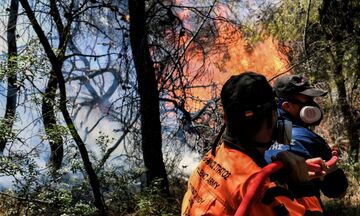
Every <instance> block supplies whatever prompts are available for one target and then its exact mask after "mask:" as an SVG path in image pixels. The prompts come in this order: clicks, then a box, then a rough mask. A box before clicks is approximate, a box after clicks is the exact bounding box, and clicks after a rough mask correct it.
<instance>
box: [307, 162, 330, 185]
mask: <svg viewBox="0 0 360 216" xmlns="http://www.w3.org/2000/svg"><path fill="white" fill-rule="evenodd" d="M306 163H307V164H313V165H317V166H316V167H313V166H308V169H309V178H310V179H316V178H318V179H320V180H321V181H322V180H324V177H325V175H326V174H327V172H326V171H327V167H326V165H325V161H324V160H323V159H322V158H321V157H316V158H310V159H307V160H306Z"/></svg>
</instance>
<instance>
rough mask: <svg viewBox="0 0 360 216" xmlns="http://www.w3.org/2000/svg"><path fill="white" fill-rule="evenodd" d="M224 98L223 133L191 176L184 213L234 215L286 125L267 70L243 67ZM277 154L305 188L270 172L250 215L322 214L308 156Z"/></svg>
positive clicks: (288, 172)
mask: <svg viewBox="0 0 360 216" xmlns="http://www.w3.org/2000/svg"><path fill="white" fill-rule="evenodd" d="M221 102H222V105H223V108H224V117H225V123H226V130H225V134H224V135H223V140H222V143H221V144H220V145H219V146H217V147H216V145H214V146H213V149H212V150H211V151H209V152H208V153H207V154H206V155H205V156H204V157H203V159H202V160H201V161H200V163H199V165H198V167H197V168H196V169H195V170H194V172H193V173H192V175H191V176H190V178H189V180H188V189H187V191H186V193H185V195H184V198H183V203H182V209H181V215H183V216H184V215H191V216H193V215H194V216H198V215H234V214H235V212H236V210H237V208H238V207H239V205H240V203H241V201H242V200H243V198H244V196H245V194H246V193H247V191H249V190H251V187H252V183H253V182H254V179H255V178H256V176H257V175H258V174H259V173H260V172H261V169H262V167H264V166H266V161H265V160H264V152H265V150H266V149H267V148H269V147H270V146H271V145H272V143H273V140H274V139H276V138H277V137H276V136H275V135H276V134H279V133H278V132H277V131H283V130H284V128H283V126H284V125H281V124H277V122H278V116H277V112H276V102H275V97H274V94H273V91H272V88H271V86H270V84H269V83H268V82H267V80H266V78H265V77H264V76H263V75H260V74H257V73H254V72H244V73H241V74H240V75H235V76H232V77H231V78H230V79H229V80H227V81H226V83H225V84H224V86H223V88H222V90H221ZM277 125H278V126H279V127H281V128H278V127H277ZM276 158H277V160H280V161H281V162H282V163H283V164H284V167H285V169H284V172H285V173H284V174H285V175H286V177H287V182H289V183H294V184H295V183H296V185H297V187H298V190H297V191H298V192H301V193H299V194H296V192H294V191H289V190H288V187H287V185H286V184H279V183H278V182H277V181H276V179H270V178H266V179H265V182H264V185H263V187H261V190H260V192H259V193H258V194H256V197H255V199H254V201H253V202H252V204H251V205H250V206H249V209H248V215H266V216H275V215H296V216H298V215H310V214H311V215H322V209H321V205H320V202H319V200H318V199H317V197H316V196H315V195H314V194H315V191H314V187H313V184H312V183H311V182H310V181H309V174H308V168H307V166H306V163H305V160H304V159H303V158H302V157H300V156H297V155H295V154H293V153H291V152H287V151H283V152H280V153H279V154H277V155H276ZM304 192H305V193H304Z"/></svg>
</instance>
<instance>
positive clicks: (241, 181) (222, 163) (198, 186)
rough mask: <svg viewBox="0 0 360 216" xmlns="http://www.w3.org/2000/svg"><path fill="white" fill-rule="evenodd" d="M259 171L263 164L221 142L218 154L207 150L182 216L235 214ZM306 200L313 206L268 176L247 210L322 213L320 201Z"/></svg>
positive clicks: (192, 180)
mask: <svg viewBox="0 0 360 216" xmlns="http://www.w3.org/2000/svg"><path fill="white" fill-rule="evenodd" d="M260 171H261V167H259V166H258V165H257V164H256V163H255V162H254V161H253V160H252V159H251V158H250V157H249V156H248V155H246V154H245V153H243V152H241V151H239V150H236V149H233V148H230V147H228V146H226V145H224V144H222V145H220V146H219V147H218V148H217V150H216V157H214V156H213V155H212V154H211V153H210V152H208V153H207V154H206V155H205V157H204V158H203V159H202V161H201V162H200V164H199V166H198V167H197V169H196V170H195V171H194V172H193V173H192V175H191V177H190V178H189V183H188V190H187V192H186V193H185V196H184V199H183V203H182V209H181V215H183V216H185V215H191V216H199V215H234V214H235V212H236V210H237V208H238V207H239V204H240V202H241V200H242V198H243V197H244V196H245V193H246V191H247V188H249V187H251V183H252V181H253V180H254V177H255V176H256V174H257V173H259V172H260ZM303 199H304V200H301V202H302V203H304V202H305V203H306V202H309V203H311V205H308V206H311V207H312V208H311V209H306V208H305V207H304V205H302V204H301V203H300V202H298V201H297V200H296V199H294V197H293V196H292V195H291V192H290V191H288V190H287V187H286V186H283V185H277V184H276V183H275V182H271V181H270V179H266V180H265V183H264V187H263V188H262V190H261V191H260V193H259V194H257V196H256V197H255V198H254V202H253V204H252V205H251V206H250V208H251V209H250V210H249V211H248V212H249V215H251V216H257V215H266V216H272V215H294V216H298V215H299V216H300V215H305V214H306V212H307V211H308V210H309V211H310V212H318V213H320V215H321V212H322V210H321V207H320V203H319V202H318V200H317V199H316V198H315V197H309V199H307V198H306V197H305V198H303ZM313 207H314V208H313Z"/></svg>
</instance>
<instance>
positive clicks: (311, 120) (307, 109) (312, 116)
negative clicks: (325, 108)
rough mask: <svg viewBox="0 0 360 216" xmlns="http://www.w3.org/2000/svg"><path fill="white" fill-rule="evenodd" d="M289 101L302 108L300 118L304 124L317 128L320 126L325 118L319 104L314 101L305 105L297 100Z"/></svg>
mask: <svg viewBox="0 0 360 216" xmlns="http://www.w3.org/2000/svg"><path fill="white" fill-rule="evenodd" d="M287 101H289V102H291V103H295V104H298V105H301V106H302V108H301V110H300V112H299V118H300V119H301V121H302V122H303V123H305V124H306V125H309V126H316V125H319V124H320V122H321V120H322V118H323V112H322V111H321V109H320V107H319V105H318V104H317V103H315V102H314V101H310V102H305V103H304V102H301V101H299V100H296V99H288V100H287Z"/></svg>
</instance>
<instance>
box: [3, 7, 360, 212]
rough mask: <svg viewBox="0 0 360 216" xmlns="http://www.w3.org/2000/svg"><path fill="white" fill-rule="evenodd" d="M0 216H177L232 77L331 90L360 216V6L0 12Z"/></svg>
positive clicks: (328, 127)
mask: <svg viewBox="0 0 360 216" xmlns="http://www.w3.org/2000/svg"><path fill="white" fill-rule="evenodd" d="M0 3H1V4H0V26H1V27H0V207H1V208H0V215H164V216H165V215H180V210H181V203H182V198H183V196H184V193H185V191H186V188H187V180H188V177H189V176H190V174H191V173H192V171H193V170H194V169H195V167H196V165H197V164H198V162H199V161H200V159H201V157H202V156H203V155H204V154H205V153H206V152H208V151H209V150H210V149H211V146H212V143H213V142H214V140H215V139H216V137H217V135H218V134H219V133H220V131H221V128H222V126H223V124H224V116H223V109H222V105H221V101H220V91H221V88H222V85H223V84H224V82H225V81H226V80H227V79H228V78H229V77H230V76H231V75H234V74H240V73H242V72H244V71H255V72H258V73H261V74H263V75H264V76H266V78H267V79H268V81H269V82H270V83H272V81H273V80H274V79H275V78H277V77H279V76H281V75H284V74H303V75H305V76H306V77H308V78H309V81H310V82H311V83H312V85H314V86H317V87H319V88H322V89H324V90H326V91H328V95H327V96H326V97H324V98H322V99H321V100H320V101H319V103H320V104H321V106H322V108H323V111H324V119H323V121H322V123H321V124H320V125H319V126H318V127H316V128H315V131H316V132H317V133H318V134H320V135H321V136H322V137H324V138H325V140H326V141H327V143H328V144H329V145H330V146H336V147H337V148H338V149H339V151H340V153H341V154H340V161H339V162H338V166H340V167H341V168H343V170H345V172H346V175H347V177H348V179H349V188H348V191H347V194H346V195H345V197H343V198H342V199H328V198H324V201H325V202H324V204H325V209H326V210H327V211H329V212H332V214H331V215H360V189H359V186H358V185H359V180H360V166H359V144H360V138H359V136H360V85H359V84H360V1H358V0H240V1H233V0H199V1H194V0H163V1H161V0H147V1H145V0H128V1H126V0H0Z"/></svg>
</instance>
